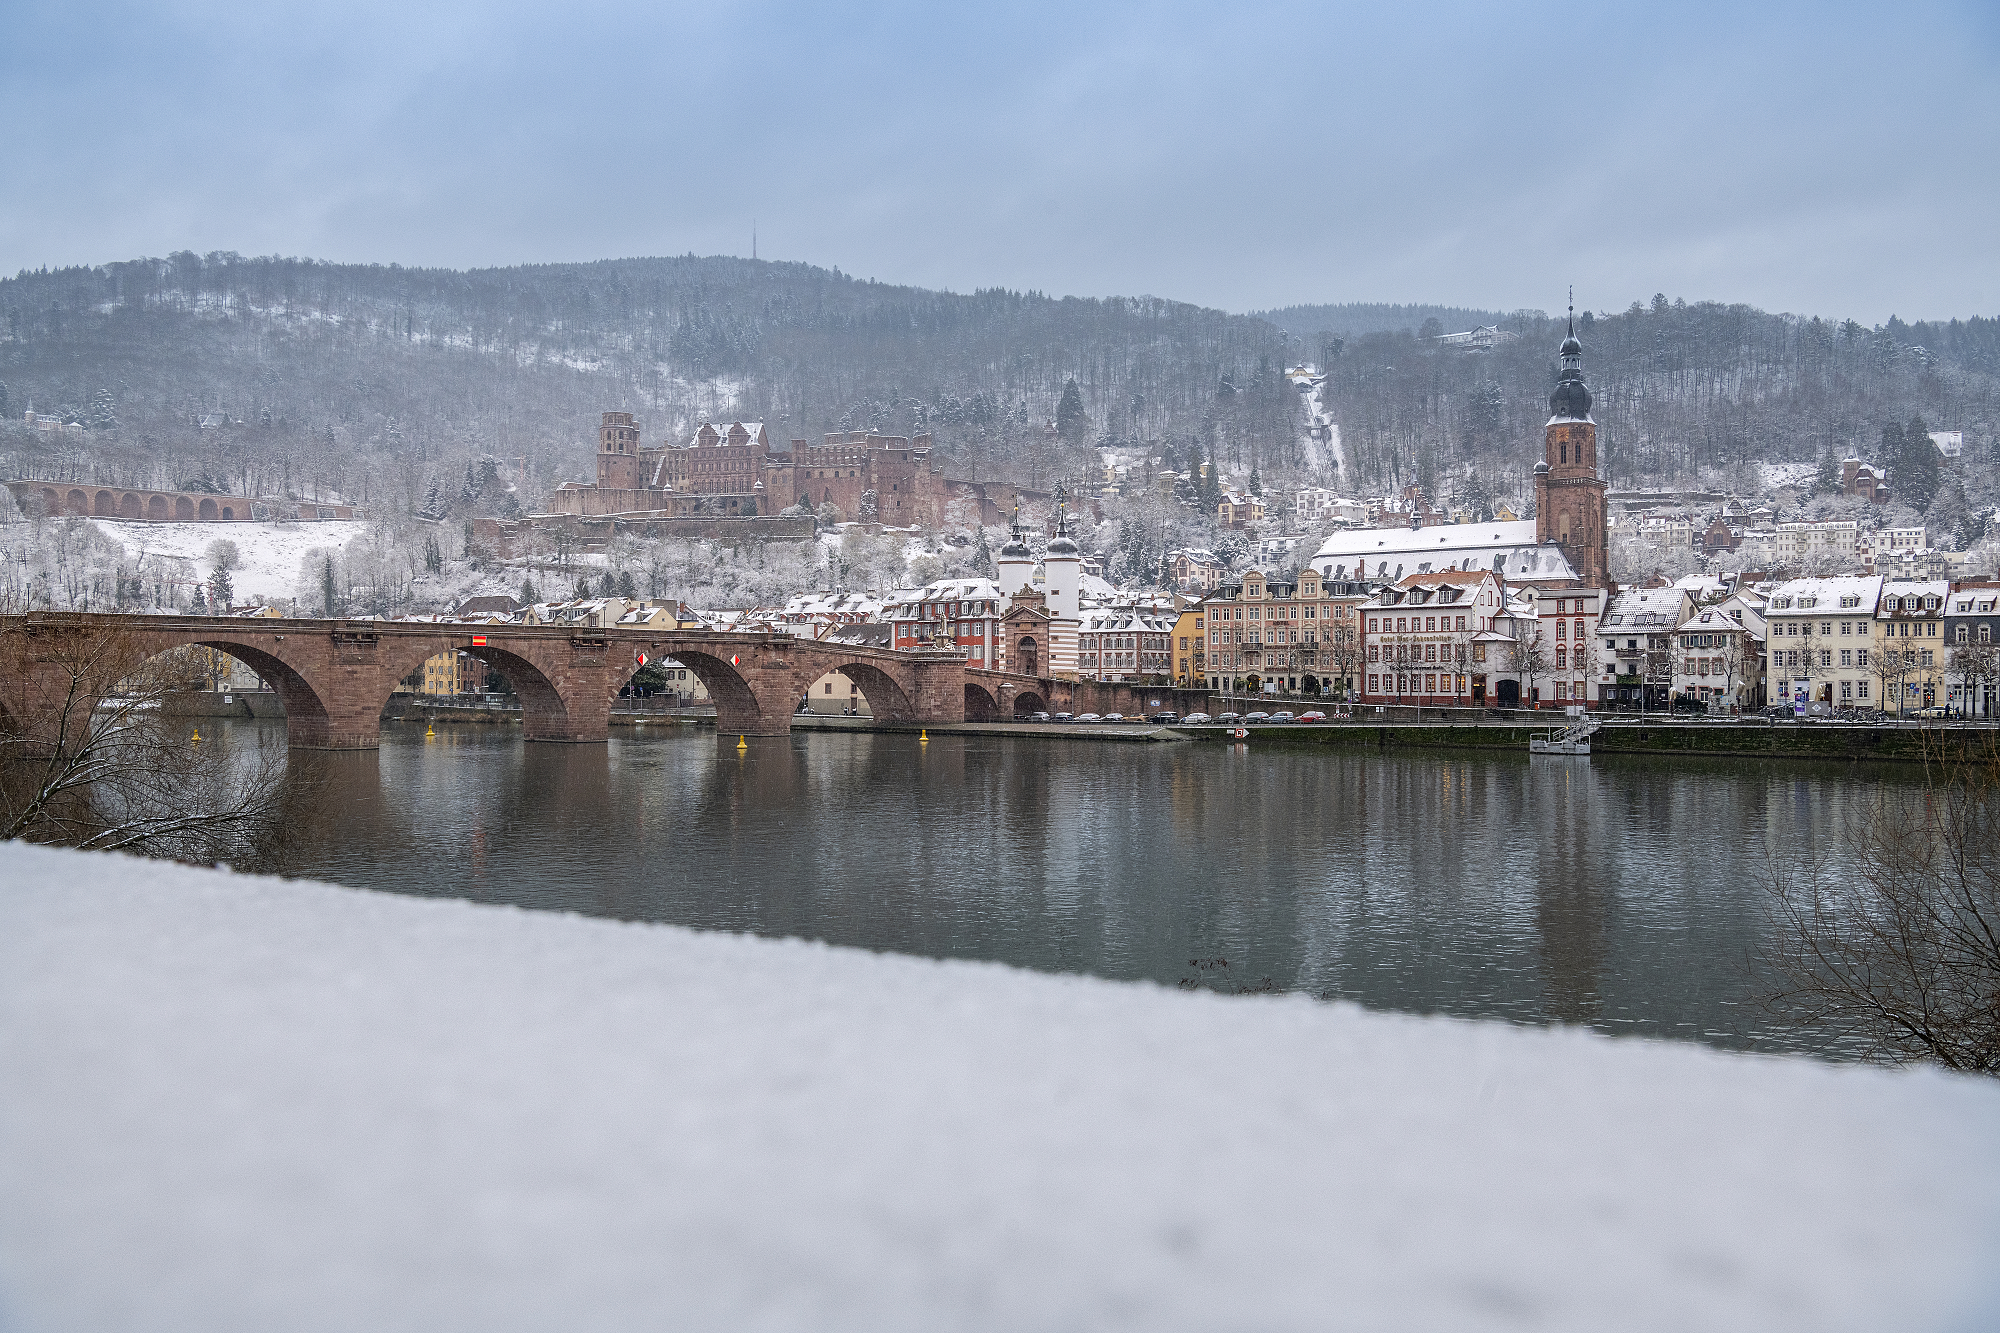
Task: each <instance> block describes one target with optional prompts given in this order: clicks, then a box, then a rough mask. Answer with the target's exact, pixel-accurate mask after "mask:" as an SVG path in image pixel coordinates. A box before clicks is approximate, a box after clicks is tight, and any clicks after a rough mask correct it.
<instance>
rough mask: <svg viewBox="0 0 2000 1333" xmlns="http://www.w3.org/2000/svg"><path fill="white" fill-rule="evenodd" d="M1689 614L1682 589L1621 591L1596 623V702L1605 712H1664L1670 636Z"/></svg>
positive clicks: (1670, 673)
mask: <svg viewBox="0 0 2000 1333" xmlns="http://www.w3.org/2000/svg"><path fill="white" fill-rule="evenodd" d="M1693 610H1694V598H1693V597H1691V596H1690V595H1689V594H1688V591H1687V589H1685V588H1632V589H1629V590H1627V591H1625V592H1621V593H1619V594H1618V596H1617V597H1616V598H1615V599H1613V600H1612V603H1611V605H1610V606H1609V607H1608V608H1606V610H1605V613H1604V615H1603V616H1602V617H1601V618H1600V619H1599V621H1598V627H1597V641H1598V665H1597V670H1598V697H1599V699H1600V701H1601V702H1602V703H1603V704H1604V705H1605V706H1606V707H1611V708H1621V709H1632V710H1638V709H1641V708H1665V707H1666V706H1667V703H1668V695H1669V694H1670V693H1671V691H1672V690H1673V683H1674V663H1673V648H1674V631H1675V630H1676V629H1677V628H1678V627H1679V626H1680V624H1681V623H1682V622H1683V621H1685V620H1686V619H1687V618H1688V615H1689V613H1690V612H1692V611H1693Z"/></svg>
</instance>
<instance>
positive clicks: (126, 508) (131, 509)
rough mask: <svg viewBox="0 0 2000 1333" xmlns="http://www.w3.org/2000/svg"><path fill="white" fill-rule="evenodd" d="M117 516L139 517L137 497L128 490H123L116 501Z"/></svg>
mask: <svg viewBox="0 0 2000 1333" xmlns="http://www.w3.org/2000/svg"><path fill="white" fill-rule="evenodd" d="M118 516H119V517H120V518H137V517H139V497H138V496H136V495H134V494H132V492H130V491H127V492H125V494H124V495H123V496H121V497H120V498H119V501H118Z"/></svg>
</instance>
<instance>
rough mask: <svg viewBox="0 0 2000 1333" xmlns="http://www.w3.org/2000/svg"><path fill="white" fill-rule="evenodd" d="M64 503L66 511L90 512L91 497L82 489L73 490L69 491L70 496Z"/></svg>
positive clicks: (71, 512) (73, 512)
mask: <svg viewBox="0 0 2000 1333" xmlns="http://www.w3.org/2000/svg"><path fill="white" fill-rule="evenodd" d="M63 505H64V512H65V513H70V514H88V513H89V512H90V497H89V496H88V495H85V494H84V493H83V492H82V491H78V490H72V491H71V492H70V493H69V498H68V499H67V500H65V501H64V502H63Z"/></svg>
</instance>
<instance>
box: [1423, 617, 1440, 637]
mask: <svg viewBox="0 0 2000 1333" xmlns="http://www.w3.org/2000/svg"><path fill="white" fill-rule="evenodd" d="M1437 627H1438V618H1437V617H1436V616H1426V617H1425V618H1424V628H1425V629H1426V630H1428V631H1429V632H1431V633H1433V634H1435V633H1436V632H1437Z"/></svg>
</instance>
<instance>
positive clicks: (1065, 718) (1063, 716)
mask: <svg viewBox="0 0 2000 1333" xmlns="http://www.w3.org/2000/svg"><path fill="white" fill-rule="evenodd" d="M1054 720H1055V721H1057V722H1069V721H1071V720H1073V719H1071V717H1070V715H1069V714H1068V713H1057V714H1056V715H1055V719H1054Z"/></svg>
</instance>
